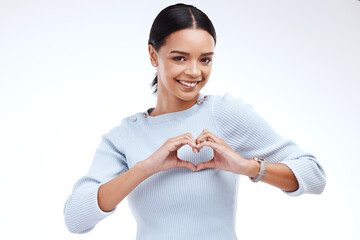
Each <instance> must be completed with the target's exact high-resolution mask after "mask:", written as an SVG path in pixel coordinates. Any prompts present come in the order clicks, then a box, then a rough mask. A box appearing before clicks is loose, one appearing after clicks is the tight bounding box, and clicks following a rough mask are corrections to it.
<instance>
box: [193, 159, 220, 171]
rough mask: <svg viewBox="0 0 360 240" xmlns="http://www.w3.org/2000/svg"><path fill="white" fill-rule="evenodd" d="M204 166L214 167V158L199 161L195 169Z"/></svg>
mask: <svg viewBox="0 0 360 240" xmlns="http://www.w3.org/2000/svg"><path fill="white" fill-rule="evenodd" d="M206 168H216V165H215V161H214V159H211V160H210V161H206V162H201V163H199V164H198V165H197V166H196V171H200V170H203V169H206Z"/></svg>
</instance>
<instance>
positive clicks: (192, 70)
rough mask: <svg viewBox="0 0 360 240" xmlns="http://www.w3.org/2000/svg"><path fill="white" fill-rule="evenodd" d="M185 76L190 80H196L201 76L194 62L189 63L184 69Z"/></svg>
mask: <svg viewBox="0 0 360 240" xmlns="http://www.w3.org/2000/svg"><path fill="white" fill-rule="evenodd" d="M185 74H187V75H189V76H191V77H192V78H196V77H198V76H200V75H201V69H200V66H199V64H198V63H197V62H196V61H192V62H189V64H188V65H187V67H186V70H185Z"/></svg>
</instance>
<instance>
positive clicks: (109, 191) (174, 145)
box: [64, 4, 325, 240]
mask: <svg viewBox="0 0 360 240" xmlns="http://www.w3.org/2000/svg"><path fill="white" fill-rule="evenodd" d="M215 44H216V33H215V29H214V27H213V25H212V23H211V21H210V19H209V18H208V17H207V16H206V15H205V14H204V13H203V12H202V11H200V10H199V9H197V8H195V7H193V6H191V5H185V4H176V5H172V6H169V7H167V8H165V9H164V10H162V11H161V12H160V13H159V15H158V16H157V17H156V19H155V20H154V23H153V25H152V28H151V31H150V36H149V56H150V61H151V64H152V65H153V66H154V67H156V68H157V76H156V77H155V79H154V81H153V83H152V85H153V86H154V87H155V93H157V104H156V107H155V108H150V109H148V110H147V111H145V112H138V113H136V114H134V115H133V116H129V117H126V118H124V119H123V120H122V122H121V125H119V126H117V127H115V128H113V129H112V130H111V131H109V132H108V133H107V134H104V135H103V138H102V141H101V143H100V145H99V147H98V149H97V151H96V153H95V157H94V159H93V163H92V165H91V168H90V170H89V172H88V173H87V175H86V176H85V177H83V178H81V179H80V180H79V181H78V182H77V183H76V184H75V186H74V189H73V192H72V194H71V196H70V197H69V198H68V200H67V202H66V204H65V208H64V216H65V222H66V225H67V227H68V229H69V230H70V231H71V232H75V233H85V232H88V231H90V230H91V229H92V228H93V227H94V226H95V225H96V224H97V223H98V222H99V221H100V220H102V219H103V218H105V217H107V216H109V215H111V214H112V213H114V211H115V208H116V206H117V205H118V204H119V203H120V202H121V201H122V200H123V199H124V198H125V197H128V202H129V205H130V207H131V210H132V212H133V215H134V217H135V219H136V221H137V224H138V231H137V239H141V240H144V239H181V240H184V239H197V240H201V239H217V240H219V239H224V240H225V239H226V240H229V239H237V237H236V232H235V219H236V216H235V213H236V202H237V186H238V185H237V184H238V176H239V175H244V176H248V177H250V179H251V180H252V181H254V182H258V181H263V182H266V183H268V184H271V185H273V186H276V187H278V188H280V189H281V190H283V191H284V192H285V193H286V194H289V195H293V196H297V195H300V194H303V193H321V192H322V191H323V189H324V187H325V174H324V171H323V169H322V167H321V166H320V165H319V164H318V163H317V161H316V159H315V157H314V156H313V155H311V154H309V153H306V152H304V151H303V150H301V149H299V148H298V147H297V146H296V145H295V144H294V143H293V142H291V141H287V140H284V139H282V138H281V137H280V136H279V135H277V134H276V133H275V132H274V131H273V130H272V128H271V127H270V126H269V125H268V124H267V123H266V122H265V121H264V120H263V119H262V118H261V117H260V116H259V115H257V114H256V113H255V112H254V111H253V109H252V108H251V107H250V106H249V105H247V104H244V103H243V102H242V101H241V100H239V99H234V98H233V97H232V96H230V95H229V94H225V95H224V96H216V95H209V96H205V95H203V94H202V93H200V90H201V89H202V88H203V87H204V86H205V85H206V83H207V81H208V79H209V76H210V72H211V65H212V57H213V54H214V48H215Z"/></svg>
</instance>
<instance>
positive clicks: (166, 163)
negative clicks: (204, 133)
mask: <svg viewBox="0 0 360 240" xmlns="http://www.w3.org/2000/svg"><path fill="white" fill-rule="evenodd" d="M186 144H187V145H189V146H190V147H192V150H193V152H194V153H198V152H199V151H198V149H197V148H196V144H195V139H194V137H193V136H192V135H191V133H185V134H182V135H180V136H177V137H173V138H169V139H167V140H166V141H165V143H164V144H163V145H162V146H161V147H160V148H159V149H158V150H156V151H155V152H154V153H153V154H152V155H151V156H150V157H148V158H147V159H145V160H144V163H146V166H147V169H149V173H150V174H155V173H157V172H160V171H167V170H169V169H172V168H188V169H190V170H193V171H195V170H196V166H195V165H194V164H193V163H192V162H188V161H184V160H181V159H179V158H178V156H177V151H178V150H179V149H180V148H181V147H182V146H184V145H186Z"/></svg>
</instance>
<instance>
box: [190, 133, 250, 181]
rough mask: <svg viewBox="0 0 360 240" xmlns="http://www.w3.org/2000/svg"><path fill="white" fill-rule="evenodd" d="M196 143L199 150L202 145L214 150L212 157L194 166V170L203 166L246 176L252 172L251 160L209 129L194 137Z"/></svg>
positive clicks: (203, 167) (198, 169)
mask: <svg viewBox="0 0 360 240" xmlns="http://www.w3.org/2000/svg"><path fill="white" fill-rule="evenodd" d="M196 144H197V145H196V147H197V148H198V149H199V150H200V149H201V148H203V147H204V146H208V147H211V148H212V149H213V151H214V157H213V159H211V160H209V161H206V162H201V163H199V164H198V165H197V166H196V171H200V170H202V169H205V168H218V169H222V170H225V171H230V172H233V173H237V174H242V175H247V176H249V175H251V174H253V173H252V170H253V169H252V168H251V167H250V164H251V161H249V160H247V159H245V158H243V157H242V156H241V155H240V154H238V153H237V152H235V151H234V150H233V149H232V148H231V147H230V146H229V145H227V143H226V142H225V141H224V140H223V139H221V138H219V137H217V136H215V135H214V134H213V133H211V132H210V131H208V130H206V129H205V130H203V131H202V132H201V134H200V135H199V136H198V138H197V139H196Z"/></svg>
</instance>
